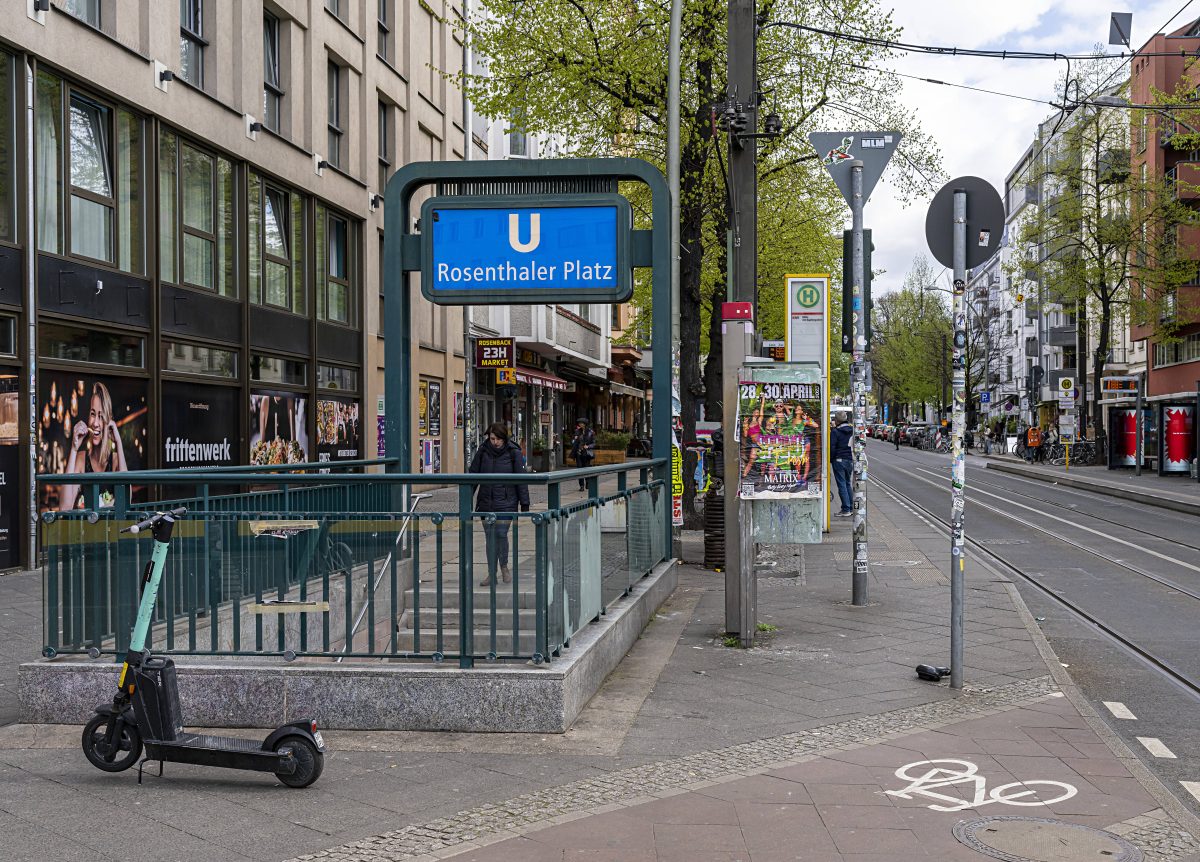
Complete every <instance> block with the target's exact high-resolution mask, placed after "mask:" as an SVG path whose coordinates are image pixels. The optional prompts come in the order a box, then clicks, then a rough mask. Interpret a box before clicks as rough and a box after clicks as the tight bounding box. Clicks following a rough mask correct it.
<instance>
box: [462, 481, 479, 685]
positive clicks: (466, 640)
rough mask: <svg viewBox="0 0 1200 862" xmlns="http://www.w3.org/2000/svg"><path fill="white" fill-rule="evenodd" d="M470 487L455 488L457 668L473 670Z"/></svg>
mask: <svg viewBox="0 0 1200 862" xmlns="http://www.w3.org/2000/svg"><path fill="white" fill-rule="evenodd" d="M472 491H473V486H471V485H467V484H463V485H459V486H458V654H459V658H458V666H459V667H461V668H471V667H474V666H475V627H474V621H475V575H474V571H473V569H474V564H473V558H474V551H475V548H474V545H473V543H472V535H471V533H472V529H473V524H472V521H471V506H472V499H471V498H472V497H473V496H474V495H473V494H472Z"/></svg>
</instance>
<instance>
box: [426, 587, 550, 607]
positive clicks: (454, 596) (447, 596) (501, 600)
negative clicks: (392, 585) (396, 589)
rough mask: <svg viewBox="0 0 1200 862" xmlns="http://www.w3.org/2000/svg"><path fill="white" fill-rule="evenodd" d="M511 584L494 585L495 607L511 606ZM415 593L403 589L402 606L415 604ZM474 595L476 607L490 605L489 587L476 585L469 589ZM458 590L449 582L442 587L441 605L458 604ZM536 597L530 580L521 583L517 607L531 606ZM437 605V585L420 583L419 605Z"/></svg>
mask: <svg viewBox="0 0 1200 862" xmlns="http://www.w3.org/2000/svg"><path fill="white" fill-rule="evenodd" d="M512 588H513V585H512V584H504V583H500V584H497V585H496V607H497V608H511V607H512V606H513V591H512ZM415 595H416V594H415V593H414V591H413V590H411V589H410V590H405V591H404V606H405V607H407V608H411V607H412V606H413V605H414V604H416V598H415ZM471 595H472V596H473V597H474V598H473V601H474V604H475V607H476V608H488V607H491V606H492V590H491V587H480V586H476V587H475V589H474V590H472V591H471ZM459 596H460V594H459V591H458V584H457V583H455V585H454V587H453V588H451V587H450V585H449V584H447V585H445V586H443V587H442V607H443V608H447V609H449V608H455V609H457V608H458V606H459ZM535 598H536V595H535V592H534V589H533V583H532V581H531V582H530V583H529V584H527V585H526V584H521V585H520V589H519V590H518V592H517V607H518V608H532V607H533V606H534V604H535V602H534V599H535ZM436 605H437V585H436V584H433V583H428V584H425V583H422V584H421V607H422V609H424V608H432V607H435V606H436Z"/></svg>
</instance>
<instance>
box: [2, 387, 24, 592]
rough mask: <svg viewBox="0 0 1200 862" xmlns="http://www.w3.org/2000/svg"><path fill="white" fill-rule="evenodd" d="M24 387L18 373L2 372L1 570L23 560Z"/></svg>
mask: <svg viewBox="0 0 1200 862" xmlns="http://www.w3.org/2000/svg"><path fill="white" fill-rule="evenodd" d="M20 388H21V384H20V382H19V379H18V378H17V375H15V374H0V569H11V568H13V567H14V566H16V565H18V564H19V562H20V552H19V550H18V548H17V544H18V542H19V539H18V536H19V535H20V533H19V524H18V521H17V518H18V517H19V516H20V512H21V472H20V465H21V452H20V449H19V448H18V444H19V443H20V437H19V436H18V432H17V427H18V423H19V421H20V415H21V410H20Z"/></svg>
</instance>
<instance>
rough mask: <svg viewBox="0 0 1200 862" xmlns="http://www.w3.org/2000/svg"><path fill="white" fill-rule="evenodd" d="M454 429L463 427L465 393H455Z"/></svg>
mask: <svg viewBox="0 0 1200 862" xmlns="http://www.w3.org/2000/svg"><path fill="white" fill-rule="evenodd" d="M454 427H455V428H461V427H463V393H461V392H455V393H454Z"/></svg>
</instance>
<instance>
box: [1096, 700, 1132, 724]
mask: <svg viewBox="0 0 1200 862" xmlns="http://www.w3.org/2000/svg"><path fill="white" fill-rule="evenodd" d="M1103 703H1104V705H1105V706H1106V707H1108V711H1109V712H1111V713H1112V715H1113V718H1123V719H1125V720H1127V721H1137V716H1136V715H1134V714H1133V713H1132V712H1131V711H1130V709H1129V707H1127V706H1126V705H1125V704H1123V703H1121V702H1120V701H1119V700H1106V701H1103Z"/></svg>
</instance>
